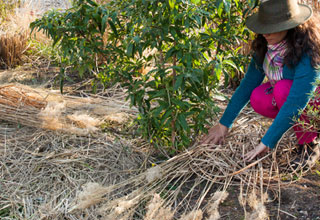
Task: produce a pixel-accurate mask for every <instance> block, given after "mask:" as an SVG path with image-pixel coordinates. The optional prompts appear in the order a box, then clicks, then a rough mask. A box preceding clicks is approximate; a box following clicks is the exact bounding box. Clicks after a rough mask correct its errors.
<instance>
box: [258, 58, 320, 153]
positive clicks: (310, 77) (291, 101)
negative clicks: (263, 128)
mask: <svg viewBox="0 0 320 220" xmlns="http://www.w3.org/2000/svg"><path fill="white" fill-rule="evenodd" d="M294 71H295V72H294V78H293V83H292V86H291V89H290V93H289V95H288V97H287V100H286V102H285V103H284V104H283V106H282V107H281V109H280V111H279V113H278V114H277V116H276V118H275V119H274V121H273V123H272V125H271V126H270V127H269V129H268V131H267V132H266V134H265V135H264V137H263V138H262V140H261V141H262V143H263V144H265V145H266V146H268V147H270V148H274V147H275V145H276V144H277V142H278V141H279V139H280V138H281V136H282V135H283V134H284V133H285V132H286V131H287V130H288V129H289V128H290V127H291V126H292V125H293V124H294V121H293V118H294V117H298V116H299V111H300V110H302V109H304V108H305V107H306V105H307V103H308V101H309V99H310V94H311V93H312V92H313V91H314V90H315V88H316V85H315V81H316V79H317V77H318V75H319V72H318V70H316V69H315V68H313V67H312V66H311V63H310V58H309V56H307V55H305V56H303V57H302V58H301V61H300V62H299V63H298V65H297V66H296V67H295V68H294Z"/></svg>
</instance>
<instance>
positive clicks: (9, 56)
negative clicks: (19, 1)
mask: <svg viewBox="0 0 320 220" xmlns="http://www.w3.org/2000/svg"><path fill="white" fill-rule="evenodd" d="M34 19H35V16H34V15H32V14H31V13H30V10H28V9H27V8H26V9H25V10H24V11H21V10H20V11H18V10H17V11H16V13H13V14H10V15H9V16H8V17H7V18H6V20H7V21H6V22H4V23H2V24H1V29H2V31H1V32H2V33H0V66H2V67H5V68H13V67H15V66H17V65H20V64H22V63H23V61H24V53H25V52H26V50H27V49H28V47H29V45H28V39H29V37H30V34H29V33H30V31H29V25H30V23H31V22H32V21H33V20H34Z"/></svg>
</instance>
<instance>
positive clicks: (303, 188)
mask: <svg viewBox="0 0 320 220" xmlns="http://www.w3.org/2000/svg"><path fill="white" fill-rule="evenodd" d="M319 168H320V166H319V165H318V167H316V168H315V169H314V171H313V172H310V173H308V174H307V175H306V176H304V177H301V178H300V179H299V180H298V181H297V182H295V183H293V184H290V185H288V186H283V187H281V188H280V195H281V197H280V206H279V197H278V196H277V195H276V194H278V192H279V189H274V190H269V193H268V195H269V198H268V200H269V202H267V204H266V206H267V210H268V213H269V216H270V219H299V220H300V219H301V220H317V219H320V175H319V174H317V173H316V170H319ZM238 196H239V187H238V186H233V187H230V189H229V197H228V198H227V200H226V201H225V202H224V203H222V204H221V205H220V214H221V219H224V220H229V219H233V220H238V219H239V220H242V219H243V220H244V219H245V217H244V216H245V213H244V210H243V208H242V207H241V206H240V204H239V202H238ZM247 211H250V209H249V208H248V210H247Z"/></svg>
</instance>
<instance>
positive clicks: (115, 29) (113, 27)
mask: <svg viewBox="0 0 320 220" xmlns="http://www.w3.org/2000/svg"><path fill="white" fill-rule="evenodd" d="M108 23H109V25H110V27H111V29H112V31H113V33H114V34H115V35H116V37H118V31H117V28H116V26H115V25H114V23H113V22H112V21H111V20H108Z"/></svg>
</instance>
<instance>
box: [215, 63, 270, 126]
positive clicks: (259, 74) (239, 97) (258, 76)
mask: <svg viewBox="0 0 320 220" xmlns="http://www.w3.org/2000/svg"><path fill="white" fill-rule="evenodd" d="M264 77H265V75H264V73H263V70H262V67H261V65H260V66H259V65H258V64H257V63H256V62H255V60H254V58H252V59H251V62H250V65H249V68H248V71H247V73H246V74H245V76H244V78H243V79H242V80H241V83H240V85H239V87H238V88H237V89H236V91H235V93H234V94H233V96H232V97H231V100H230V102H229V104H228V106H227V108H226V110H225V112H224V114H223V116H222V117H221V119H220V123H221V124H223V125H224V126H227V127H228V128H230V127H231V126H232V124H233V121H234V120H235V118H236V117H237V116H238V115H239V113H240V112H241V110H242V109H243V108H244V106H245V105H246V104H247V103H248V101H249V99H250V96H251V93H252V91H253V90H254V89H255V88H256V87H257V86H259V85H260V84H261V83H262V81H263V79H264Z"/></svg>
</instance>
